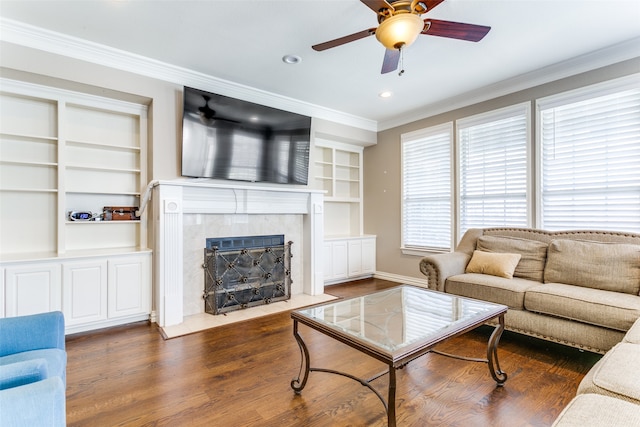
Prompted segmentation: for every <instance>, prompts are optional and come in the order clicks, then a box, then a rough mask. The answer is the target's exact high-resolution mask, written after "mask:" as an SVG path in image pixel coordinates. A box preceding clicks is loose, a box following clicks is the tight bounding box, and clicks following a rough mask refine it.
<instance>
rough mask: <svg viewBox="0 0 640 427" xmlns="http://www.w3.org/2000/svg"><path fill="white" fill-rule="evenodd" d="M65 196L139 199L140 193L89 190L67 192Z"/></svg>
mask: <svg viewBox="0 0 640 427" xmlns="http://www.w3.org/2000/svg"><path fill="white" fill-rule="evenodd" d="M66 193H67V194H91V195H105V196H121V195H122V196H129V197H130V196H135V197H139V196H140V193H138V192H135V191H133V192H126V191H102V190H98V191H90V190H67V191H66Z"/></svg>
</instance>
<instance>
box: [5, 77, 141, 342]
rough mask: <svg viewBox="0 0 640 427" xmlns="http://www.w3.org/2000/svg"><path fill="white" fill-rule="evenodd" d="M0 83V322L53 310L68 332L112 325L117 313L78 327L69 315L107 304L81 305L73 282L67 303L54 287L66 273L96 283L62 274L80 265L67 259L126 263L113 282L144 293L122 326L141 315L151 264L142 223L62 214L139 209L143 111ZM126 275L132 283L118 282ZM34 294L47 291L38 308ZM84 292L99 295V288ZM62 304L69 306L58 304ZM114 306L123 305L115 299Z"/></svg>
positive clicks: (68, 93)
mask: <svg viewBox="0 0 640 427" xmlns="http://www.w3.org/2000/svg"><path fill="white" fill-rule="evenodd" d="M1 83H2V85H1V91H0V166H1V168H0V268H1V270H2V279H3V280H2V282H1V283H2V289H1V294H2V295H3V296H5V298H4V299H0V305H2V306H1V307H0V314H1V315H20V314H30V312H34V311H35V312H37V311H40V310H44V309H45V308H46V309H61V310H62V311H63V312H65V315H66V316H72V318H73V319H74V320H73V321H72V322H71V324H72V325H73V327H74V328H75V329H74V330H83V329H84V328H85V326H86V327H94V326H95V327H98V326H100V325H102V326H104V325H105V324H112V323H113V322H116V323H117V322H118V315H117V313H118V312H119V310H115V311H112V312H111V314H110V315H108V316H106V317H104V318H102V320H104V321H105V322H106V323H105V322H102V323H101V322H100V321H98V322H97V323H96V322H95V321H96V319H99V318H100V316H102V314H104V313H106V312H104V313H103V312H100V313H94V315H92V316H91V318H92V319H93V320H91V321H89V320H88V318H87V322H86V324H85V323H83V320H82V316H80V317H78V316H77V315H76V314H77V312H78V307H82V305H83V301H84V302H87V304H89V305H92V306H96V307H97V305H96V304H98V305H100V304H103V303H104V304H106V300H105V301H104V302H102V301H93V300H92V301H88V300H87V301H85V300H84V299H83V298H82V297H81V296H82V295H84V294H85V293H88V292H87V289H86V288H84V287H83V286H84V285H83V284H82V283H81V282H78V281H76V282H77V283H74V285H73V289H74V290H75V292H77V294H76V295H75V296H74V295H67V294H66V292H67V290H68V287H65V286H60V285H59V283H68V280H67V279H64V277H63V276H64V274H65V273H64V272H65V271H66V272H67V274H71V273H70V272H71V271H73V274H75V275H77V277H101V279H100V280H102V279H104V277H103V276H102V275H101V274H102V273H100V274H96V275H95V276H92V275H91V274H87V275H84V273H83V271H82V270H81V269H79V270H75V269H73V270H70V269H69V268H68V266H69V265H70V263H71V264H73V263H74V262H79V261H74V260H77V259H82V260H86V259H88V258H91V259H92V263H93V264H95V265H101V263H105V264H104V265H105V266H106V265H111V263H115V262H117V263H124V265H128V264H127V262H128V261H127V259H129V260H130V261H132V263H133V264H132V265H133V266H134V267H132V268H130V269H128V268H124V269H119V270H117V272H118V275H117V279H118V283H128V282H129V281H131V283H135V286H136V287H139V288H140V292H141V294H140V293H137V294H136V295H145V297H144V298H145V299H148V301H141V302H139V303H136V306H137V307H138V309H132V310H128V311H127V310H125V311H127V315H126V316H121V318H122V319H125V318H126V319H130V318H131V316H133V317H134V318H135V317H136V316H137V317H140V316H145V315H146V316H148V314H149V310H150V306H151V304H150V298H151V297H150V289H151V288H150V286H151V279H150V268H151V267H150V265H151V261H150V251H149V250H148V249H147V240H146V236H147V220H146V218H145V217H144V216H143V217H142V218H140V220H127V221H86V222H79V221H70V220H69V218H68V212H70V211H90V212H92V213H94V214H96V216H98V215H99V214H100V213H102V211H103V209H104V207H105V206H132V207H138V206H139V204H140V191H141V188H142V186H143V185H145V184H146V182H147V177H146V158H147V156H146V147H147V131H146V129H147V107H146V106H145V105H140V104H135V103H129V102H124V101H119V100H114V99H111V98H104V97H98V96H94V95H89V94H84V93H79V92H72V91H68V90H62V89H57V88H52V87H46V86H41V85H35V84H30V83H25V82H18V81H13V80H7V79H2V82H1ZM123 257H124V258H123ZM141 257H142V258H141ZM147 258H148V259H147ZM73 265H75V264H73ZM78 265H81V264H78ZM118 265H120V264H118ZM105 268H106V267H105ZM105 268H101V269H100V271H102V270H104V271H106V270H105ZM95 271H98V270H95ZM30 272H31V273H33V274H34V275H35V276H32V275H31V273H30ZM127 272H130V273H131V274H132V275H134V276H135V277H131V278H127V277H126V274H127ZM60 274H62V276H60ZM113 274H116V273H115V272H114V273H113ZM45 276H46V277H48V278H49V279H48V283H49V285H46V284H39V285H35V284H34V283H32V281H31V279H30V278H31V277H41V278H44V277H45ZM58 276H60V277H58ZM45 282H46V281H45ZM38 283H40V282H38ZM43 283H44V282H43ZM42 286H45V287H46V288H47V289H48V290H49V291H50V292H54V294H53V295H49V294H50V292H49V291H48V292H47V295H48V298H52V300H51V301H48V302H46V301H44V300H42V301H40V300H39V298H43V297H41V296H39V292H36V291H37V290H38V289H40V287H42ZM86 286H87V287H93V289H94V290H99V289H103V288H104V289H107V288H106V287H104V286H103V284H102V283H87V284H86ZM114 286H115V287H116V288H118V289H119V290H120V292H119V295H127V293H126V292H123V290H122V287H121V286H119V285H114ZM65 289H66V290H65ZM146 289H148V290H149V292H147V291H146ZM61 292H63V293H65V296H64V298H63V295H62V293H61ZM147 294H148V297H147V296H146V295H147ZM108 297H109V296H108V295H104V298H108ZM30 298H31V299H34V301H31V302H29V299H30ZM71 301H73V307H74V308H72V307H71V306H65V304H67V305H68V304H70V303H71ZM116 301H117V302H118V304H121V305H122V304H124V305H125V306H126V305H127V303H126V301H124V300H123V299H122V298H121V297H117V298H116ZM74 310H75V311H74ZM74 312H75V313H76V314H74ZM74 316H75V317H74ZM122 319H121V320H122ZM87 325H89V326H87Z"/></svg>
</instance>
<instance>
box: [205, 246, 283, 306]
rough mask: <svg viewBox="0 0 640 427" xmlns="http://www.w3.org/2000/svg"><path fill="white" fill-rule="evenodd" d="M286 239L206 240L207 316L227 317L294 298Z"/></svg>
mask: <svg viewBox="0 0 640 427" xmlns="http://www.w3.org/2000/svg"><path fill="white" fill-rule="evenodd" d="M292 244H293V242H291V241H289V242H287V243H286V244H285V242H284V235H270V236H242V237H222V238H208V239H206V247H205V250H204V264H203V268H204V293H203V296H202V298H203V299H204V304H205V312H206V313H210V314H224V313H227V312H229V311H234V310H240V309H245V308H249V307H254V306H257V305H264V304H269V303H271V302H276V301H284V300H288V299H289V298H291V245H292Z"/></svg>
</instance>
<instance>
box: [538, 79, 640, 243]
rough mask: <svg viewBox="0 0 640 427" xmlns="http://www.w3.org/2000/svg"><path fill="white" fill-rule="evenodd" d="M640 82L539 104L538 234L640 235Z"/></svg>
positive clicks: (594, 88) (623, 82) (611, 85)
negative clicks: (592, 232) (590, 231)
mask: <svg viewBox="0 0 640 427" xmlns="http://www.w3.org/2000/svg"><path fill="white" fill-rule="evenodd" d="M637 86H638V84H637V77H635V78H633V79H631V80H630V79H622V80H618V81H613V82H609V83H607V84H602V85H595V86H591V87H588V88H584V89H580V90H577V91H573V92H568V93H565V94H560V95H556V96H553V97H549V98H545V99H542V100H540V101H539V102H538V117H539V118H538V122H539V131H538V135H539V141H540V149H541V153H540V158H541V174H540V196H541V197H540V203H541V206H540V226H541V227H542V228H545V229H556V230H557V229H582V228H588V229H594V228H595V229H603V230H620V231H632V232H636V233H638V232H640V88H638V87H637Z"/></svg>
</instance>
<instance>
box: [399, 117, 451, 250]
mask: <svg viewBox="0 0 640 427" xmlns="http://www.w3.org/2000/svg"><path fill="white" fill-rule="evenodd" d="M452 141H453V126H452V124H451V123H447V124H444V125H440V126H435V127H432V128H429V129H424V130H420V131H417V132H412V133H408V134H404V135H402V141H401V142H402V246H403V248H404V249H409V250H410V249H430V250H442V251H445V250H449V248H450V247H451V240H452V239H451V224H452V219H451V200H452V198H451V146H452Z"/></svg>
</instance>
